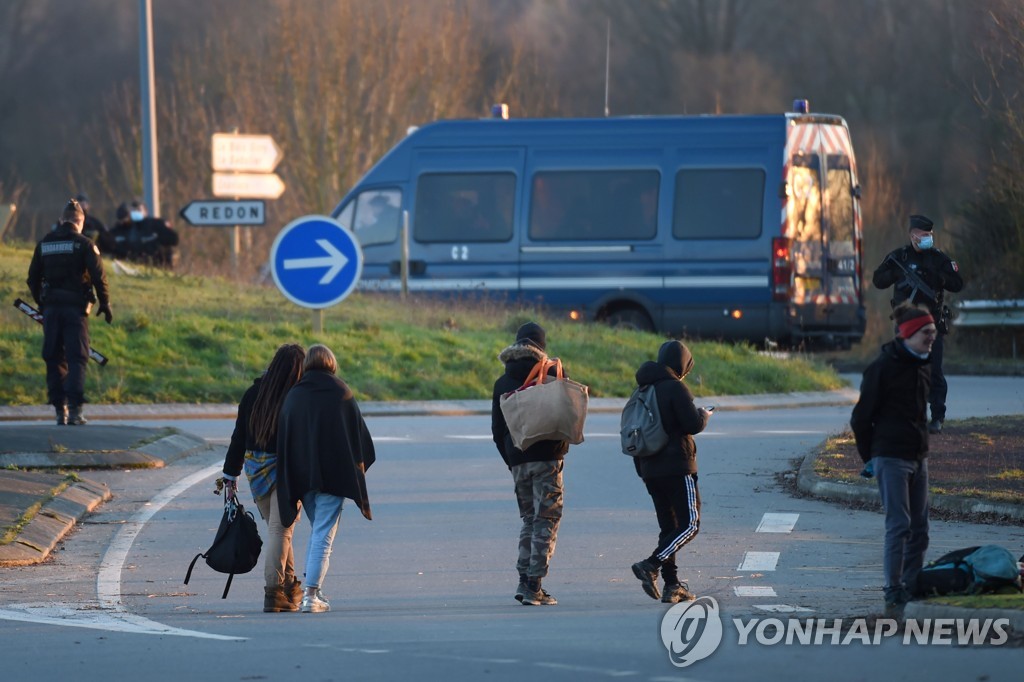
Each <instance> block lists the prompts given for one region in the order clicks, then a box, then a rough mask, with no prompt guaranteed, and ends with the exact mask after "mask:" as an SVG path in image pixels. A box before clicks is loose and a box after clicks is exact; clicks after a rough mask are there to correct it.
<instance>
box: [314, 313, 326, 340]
mask: <svg viewBox="0 0 1024 682" xmlns="http://www.w3.org/2000/svg"><path fill="white" fill-rule="evenodd" d="M313 333H314V334H323V333H324V309H323V308H314V309H313Z"/></svg>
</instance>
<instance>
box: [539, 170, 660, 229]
mask: <svg viewBox="0 0 1024 682" xmlns="http://www.w3.org/2000/svg"><path fill="white" fill-rule="evenodd" d="M660 184H661V176H660V174H659V173H658V171H648V170H613V171H543V172H538V173H536V174H535V175H534V176H533V192H532V197H533V199H532V201H531V203H530V227H529V230H530V239H533V240H537V241H543V240H579V241H586V240H591V239H630V240H638V239H654V236H655V233H656V232H657V231H658V187H659V185H660Z"/></svg>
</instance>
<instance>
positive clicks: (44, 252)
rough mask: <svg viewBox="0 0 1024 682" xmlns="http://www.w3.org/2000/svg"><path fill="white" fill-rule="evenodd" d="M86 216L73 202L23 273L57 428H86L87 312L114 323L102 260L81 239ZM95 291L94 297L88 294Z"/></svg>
mask: <svg viewBox="0 0 1024 682" xmlns="http://www.w3.org/2000/svg"><path fill="white" fill-rule="evenodd" d="M84 224H85V212H84V211H83V210H82V206H81V205H80V204H79V203H78V201H76V200H75V199H72V200H71V201H69V202H68V204H67V206H65V207H64V211H63V213H61V217H60V223H59V224H58V226H57V229H56V230H54V231H52V232H50V233H49V234H47V235H46V236H45V237H43V238H42V240H41V241H40V242H39V243H38V244H37V245H36V249H35V252H34V253H33V254H32V262H31V264H30V265H29V267H28V280H27V281H28V288H29V291H31V292H32V298H33V299H35V302H36V304H37V305H38V306H39V308H40V309H41V310H42V312H43V360H45V361H46V392H47V397H48V399H49V401H50V403H51V404H52V405H53V406H54V408H56V411H57V424H74V425H80V424H85V423H86V419H85V416H84V415H83V414H82V404H83V403H85V370H86V366H87V363H88V362H89V309H90V308H91V307H92V304H93V303H95V302H96V301H97V300H99V304H100V306H99V310H98V313H100V314H102V315H103V316H104V317H105V318H106V320H107V324H110V322H111V321H112V320H113V317H114V316H113V314H112V313H111V311H110V294H109V290H108V288H107V278H106V276H105V275H104V274H103V260H102V259H101V258H100V252H99V249H98V248H97V247H96V244H94V243H93V242H92V240H90V239H89V238H88V237H86V236H84V235H83V234H82V227H83V225H84ZM93 290H95V292H96V293H95V294H93Z"/></svg>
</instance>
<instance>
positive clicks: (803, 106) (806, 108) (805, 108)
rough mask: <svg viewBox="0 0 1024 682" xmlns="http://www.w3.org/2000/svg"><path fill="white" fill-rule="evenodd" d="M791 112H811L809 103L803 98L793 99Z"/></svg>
mask: <svg viewBox="0 0 1024 682" xmlns="http://www.w3.org/2000/svg"><path fill="white" fill-rule="evenodd" d="M793 112H794V113H797V114H809V113H811V103H810V102H809V101H807V100H805V99H795V100H793Z"/></svg>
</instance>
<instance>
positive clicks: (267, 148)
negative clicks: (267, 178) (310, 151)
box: [212, 133, 283, 173]
mask: <svg viewBox="0 0 1024 682" xmlns="http://www.w3.org/2000/svg"><path fill="white" fill-rule="evenodd" d="M282 156H283V154H282V152H281V148H280V147H278V146H277V143H276V142H274V138H272V137H271V136H270V135H233V134H230V133H214V135H213V160H212V165H213V170H215V171H247V172H250V173H270V172H272V171H273V170H274V169H275V168H277V164H279V163H280V162H281V157H282Z"/></svg>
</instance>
